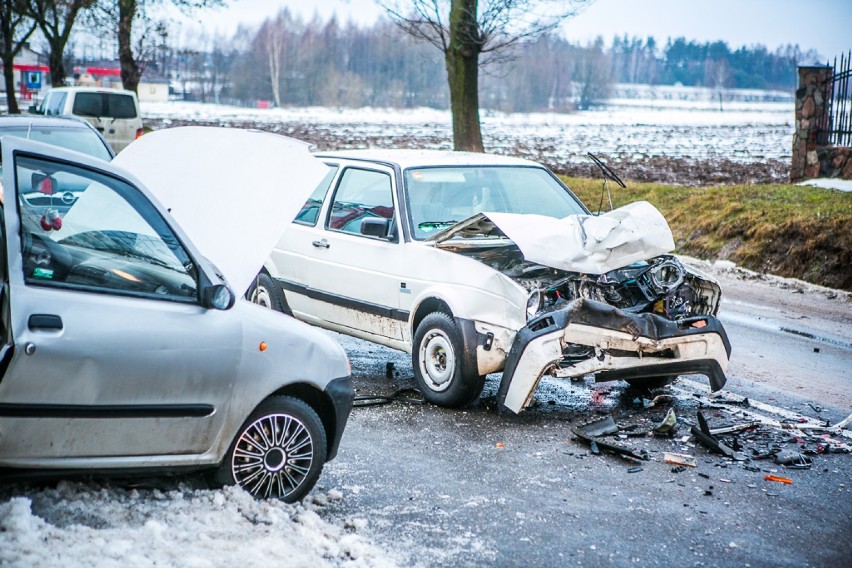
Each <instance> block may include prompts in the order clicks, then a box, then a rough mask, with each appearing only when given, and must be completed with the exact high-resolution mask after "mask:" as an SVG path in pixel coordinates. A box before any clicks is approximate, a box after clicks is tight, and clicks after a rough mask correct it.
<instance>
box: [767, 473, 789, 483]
mask: <svg viewBox="0 0 852 568" xmlns="http://www.w3.org/2000/svg"><path fill="white" fill-rule="evenodd" d="M763 479H765V480H766V481H775V482H777V483H784V484H786V485H792V484H793V480H792V479H790V478H789V477H779V476H777V475H771V474H766V475H764V476H763Z"/></svg>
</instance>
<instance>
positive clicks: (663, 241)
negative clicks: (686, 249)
mask: <svg viewBox="0 0 852 568" xmlns="http://www.w3.org/2000/svg"><path fill="white" fill-rule="evenodd" d="M501 235H502V236H506V237H508V238H509V239H511V240H512V241H513V242H514V243H515V244H516V245H518V248H519V249H520V250H521V252H522V253H523V255H524V258H525V259H526V260H528V261H529V262H535V263H538V264H541V265H544V266H549V267H551V268H556V269H558V270H565V271H568V272H580V273H584V274H604V273H606V272H609V271H611V270H615V269H617V268H621V267H624V266H628V265H630V264H633V263H634V262H638V261H641V260H647V259H649V258H653V257H655V256H659V255H661V254H665V253H667V252H671V251H672V250H674V248H675V245H674V239H673V238H672V232H671V229H669V225H668V223H667V222H666V220H665V218H664V217H663V215H662V213H660V212H659V210H658V209H657V208H656V207H654V206H653V205H651V204H650V203H648V202H647V201H637V202H635V203H631V204H629V205H625V206H624V207H619V208H618V209H615V210H613V211H610V212H608V213H604V214H602V215H569V216H568V217H565V218H563V219H556V218H554V217H547V216H545V215H534V214H518V213H494V212H483V213H477V214H476V215H474V216H472V217H469V218H468V219H466V220H464V221H461V222H459V223H457V224H455V225H453V226H452V227H449V228H447V229H444V230H443V231H441V232H440V233H436V234H434V235H432V236H431V237H430V238H429V239H427V240H429V241H433V242H435V243H436V245H437V246H438V247H440V248H452V247H453V246H454V243H453V244H451V243H449V242H448V241H449V240H450V239H452V238H454V237H468V238H476V237H494V236H501Z"/></svg>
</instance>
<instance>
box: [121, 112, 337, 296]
mask: <svg viewBox="0 0 852 568" xmlns="http://www.w3.org/2000/svg"><path fill="white" fill-rule="evenodd" d="M308 147H309V145H308V144H307V143H305V142H302V141H300V140H295V139H293V138H287V137H285V136H279V135H276V134H270V133H267V132H260V131H253V130H240V129H233V128H212V127H201V126H189V127H183V128H170V129H166V130H158V131H156V132H152V133H150V134H146V135H145V136H143V137H141V138H140V139H138V140H136V141H135V142H133V143H132V144H130V145H129V146H128V147H127V148H125V149H124V150H123V151H122V152H121V153H120V154H118V155H117V156H116V157H115V159H114V160H113V163H115V164H117V165H119V166H121V167H123V168H125V169H127V170H128V171H130V172H131V173H132V174H133V175H134V176H136V177H137V178H138V179H139V180H141V181H142V183H144V184H145V187H146V188H147V189H148V190H149V191H151V193H153V194H154V195H155V196H156V198H157V199H158V200H159V201H160V203H162V204H163V205H164V206H165V207H166V208H168V209H169V210H170V211H171V214H172V216H173V217H174V218H175V220H177V222H178V224H180V226H181V228H182V229H183V230H184V232H185V233H186V234H187V235H188V236H189V238H190V239H191V240H192V242H193V243H194V244H195V246H196V247H198V249H199V250H200V251H201V253H202V254H203V255H204V256H205V257H207V258H208V259H209V260H210V261H211V262H213V263H214V264H215V265H216V267H217V268H218V269H219V270H221V271H222V274H223V275H224V276H225V279H226V280H227V282H228V284H230V286H231V287H232V289H233V290H234V293H235V294H237V295H238V296H239V295H241V294H242V293H243V292H244V291H245V290H246V289H247V288H248V286H249V284H251V281H252V279H253V278H254V277H255V275H257V273H258V271H259V270H260V269H261V267H262V266H263V262H264V260H266V258H267V257H268V256H269V253H270V252H271V251H272V249H273V247H274V246H275V243H276V242H277V241H278V239H279V238H280V237H281V235H282V234H283V233H284V231H285V230H286V228H287V227H288V226H289V224H290V222H291V221H292V220H293V219H294V218H295V217H296V214H297V213H298V212H299V210H300V208H301V207H302V205H303V204H304V203H305V201H306V200H307V199H308V197H309V196H310V194H311V193H312V192H313V190H314V188H315V187H316V185H317V184H318V183H319V182H320V181H322V178H323V177H324V176H325V174H326V173H327V171H328V168H327V166H325V165H324V164H323V163H322V162H321V161H319V160H318V159H316V158H315V157H313V156H312V155H311V154H310V153H309V152H308Z"/></svg>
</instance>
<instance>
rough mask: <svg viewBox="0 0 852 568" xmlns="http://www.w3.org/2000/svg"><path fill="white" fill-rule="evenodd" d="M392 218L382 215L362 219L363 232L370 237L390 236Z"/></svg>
mask: <svg viewBox="0 0 852 568" xmlns="http://www.w3.org/2000/svg"><path fill="white" fill-rule="evenodd" d="M389 228H390V219H384V218H382V217H369V218H367V219H362V220H361V234H362V235H365V236H368V237H378V238H380V239H386V238H388V229H389Z"/></svg>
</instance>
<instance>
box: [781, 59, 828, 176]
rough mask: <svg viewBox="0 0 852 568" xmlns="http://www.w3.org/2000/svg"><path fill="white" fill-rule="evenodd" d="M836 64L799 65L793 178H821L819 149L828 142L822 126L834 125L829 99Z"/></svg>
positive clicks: (791, 173)
mask: <svg viewBox="0 0 852 568" xmlns="http://www.w3.org/2000/svg"><path fill="white" fill-rule="evenodd" d="M833 75H834V68H833V67H799V89H798V90H797V91H796V131H795V133H794V134H793V163H792V166H791V168H790V181H792V182H797V181H801V180H803V179H810V178H815V177H819V173H820V158H821V157H822V156H819V155H818V154H819V150H821V149H822V147H823V146H825V145H827V144H828V140H827V139H826V136H825V134H824V133H822V134H821V133H820V130H821V129H825V128H828V126H829V125H830V121H829V115H828V109H827V108H826V104H825V103H826V101H827V100H828V99H829V97H830V92H829V91H830V89H831V87H832V84H831V80H832V77H833Z"/></svg>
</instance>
